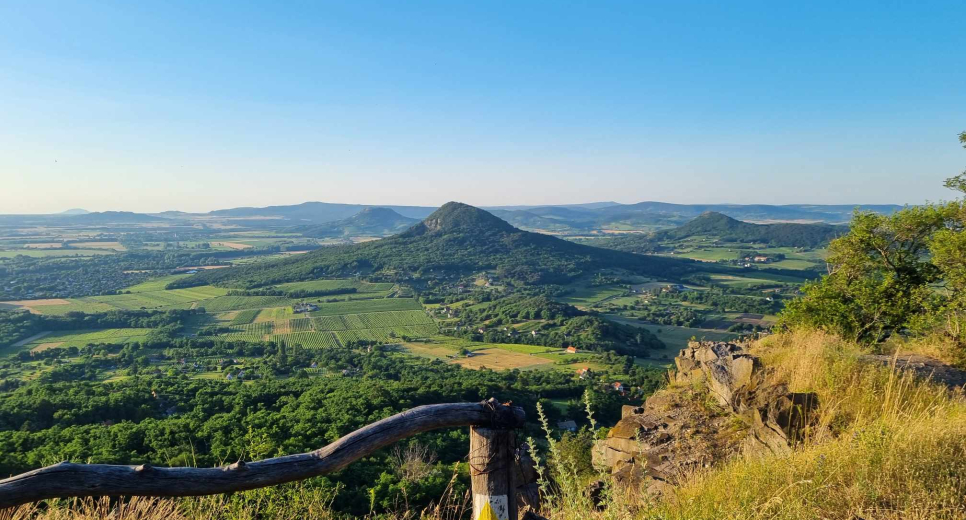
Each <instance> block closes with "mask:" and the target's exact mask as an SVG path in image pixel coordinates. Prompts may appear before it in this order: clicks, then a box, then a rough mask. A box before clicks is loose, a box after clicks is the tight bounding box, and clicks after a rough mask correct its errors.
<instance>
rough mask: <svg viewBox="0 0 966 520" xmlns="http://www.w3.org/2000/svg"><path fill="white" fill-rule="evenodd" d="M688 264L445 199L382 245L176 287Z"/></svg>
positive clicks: (516, 276)
mask: <svg viewBox="0 0 966 520" xmlns="http://www.w3.org/2000/svg"><path fill="white" fill-rule="evenodd" d="M695 265H696V264H695V263H694V262H692V261H690V260H682V259H675V258H663V257H651V256H640V255H634V254H631V253H625V252H621V251H611V250H606V249H600V248H596V247H591V246H585V245H580V244H576V243H573V242H568V241H566V240H562V239H559V238H556V237H553V236H549V235H543V234H540V233H532V232H529V231H523V230H520V229H517V228H515V227H513V226H511V225H510V224H508V223H507V222H505V221H503V220H501V219H499V218H497V217H495V216H494V215H492V214H491V213H489V212H487V211H484V210H481V209H479V208H475V207H473V206H469V205H467V204H462V203H459V202H449V203H447V204H445V205H443V207H441V208H439V209H438V210H436V211H435V212H433V213H432V214H431V215H429V216H428V217H426V219H424V220H423V221H422V222H420V223H418V224H416V225H414V226H413V227H412V228H410V229H408V230H407V231H404V232H403V233H400V234H398V235H395V236H392V237H389V238H386V239H383V240H377V241H373V242H367V243H362V244H353V245H346V246H332V247H323V248H321V249H318V250H316V251H313V252H311V253H307V254H305V255H299V256H298V257H296V258H291V259H286V260H282V261H278V262H265V263H260V264H252V265H249V266H243V267H237V268H232V269H221V270H217V271H215V270H213V271H207V272H205V273H201V274H198V275H195V276H194V277H192V278H188V279H185V280H181V281H179V282H178V283H179V285H181V286H188V285H196V284H203V283H218V284H221V285H224V286H237V287H258V286H264V285H268V284H273V283H280V282H286V281H298V280H308V279H315V278H319V277H322V276H346V275H353V274H361V275H368V276H375V277H377V278H383V279H387V280H399V281H403V280H405V281H408V282H411V283H415V284H416V285H417V286H418V285H419V284H420V282H423V281H425V280H427V279H430V278H435V279H439V278H442V279H452V278H459V277H464V276H470V275H473V274H478V273H480V272H483V271H489V272H493V273H494V274H495V275H496V276H497V277H499V278H500V279H503V280H513V281H516V282H520V283H527V284H546V283H564V282H567V281H569V280H572V279H574V278H576V277H579V276H582V275H586V274H590V273H592V272H598V271H599V270H601V269H622V270H627V271H630V272H634V273H639V274H643V275H650V276H661V277H678V276H681V275H683V274H687V273H688V272H690V271H691V269H692V268H693V267H694V266H695Z"/></svg>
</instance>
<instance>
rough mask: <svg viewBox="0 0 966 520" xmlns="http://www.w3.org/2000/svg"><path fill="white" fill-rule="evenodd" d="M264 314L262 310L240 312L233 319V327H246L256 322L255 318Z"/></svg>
mask: <svg viewBox="0 0 966 520" xmlns="http://www.w3.org/2000/svg"><path fill="white" fill-rule="evenodd" d="M261 312H262V310H261V309H246V310H243V311H238V312H236V313H235V315H234V316H233V317H232V319H231V324H232V325H244V324H246V323H251V322H253V321H255V318H256V317H257V316H258V315H259V314H260V313H261Z"/></svg>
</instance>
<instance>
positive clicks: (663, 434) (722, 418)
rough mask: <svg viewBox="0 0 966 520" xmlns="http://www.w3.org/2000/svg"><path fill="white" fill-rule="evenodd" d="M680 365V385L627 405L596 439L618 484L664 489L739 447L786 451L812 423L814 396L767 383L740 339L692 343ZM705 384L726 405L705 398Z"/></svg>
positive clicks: (598, 458) (599, 456)
mask: <svg viewBox="0 0 966 520" xmlns="http://www.w3.org/2000/svg"><path fill="white" fill-rule="evenodd" d="M674 363H675V366H676V367H677V369H678V372H677V373H676V375H675V378H674V381H675V382H676V383H678V385H677V386H676V387H673V388H670V389H667V390H664V391H661V392H658V393H656V394H654V395H653V396H651V397H650V398H648V399H647V401H646V402H645V403H644V406H641V407H631V406H625V407H624V408H623V409H622V419H621V420H620V421H619V422H618V423H617V424H616V425H615V426H614V427H613V428H612V429H611V430H610V432H609V433H608V435H607V438H606V439H604V440H601V441H598V443H597V447H596V449H595V450H594V462H595V464H603V465H605V466H607V467H609V468H611V472H612V477H613V478H614V480H615V482H618V483H635V484H643V486H644V487H646V488H647V489H648V490H649V492H652V493H663V492H664V490H665V489H666V488H667V487H668V486H669V485H673V484H674V483H676V482H677V481H678V480H679V479H680V477H681V476H682V475H686V474H687V473H688V472H690V471H691V470H693V469H695V468H701V467H707V466H709V465H711V464H714V463H715V462H717V461H720V460H723V459H725V458H728V457H730V456H733V455H735V454H737V453H740V452H746V453H753V454H754V453H776V454H783V453H788V452H789V451H790V450H791V444H792V443H793V442H795V441H796V440H798V439H799V438H800V435H801V431H803V429H804V428H805V427H806V426H807V422H808V411H810V410H811V409H812V408H813V407H814V405H815V396H814V395H811V394H793V393H790V392H788V389H787V387H785V386H784V385H780V384H766V382H765V370H763V368H762V366H761V363H760V362H759V360H758V359H757V358H756V357H754V356H752V355H750V354H748V353H747V352H746V351H745V350H744V349H743V348H742V347H741V346H739V345H736V344H733V343H697V342H695V343H691V344H689V345H688V348H686V349H683V350H682V351H681V353H680V355H679V356H678V357H677V358H675V360H674ZM702 388H707V392H708V394H709V395H710V396H712V397H713V398H714V400H715V402H717V403H718V405H720V407H721V410H719V411H715V410H711V409H708V407H707V406H704V405H702V404H701V403H702V402H704V401H705V398H702V397H701V396H700V394H699V393H700V392H702V391H703V390H702ZM736 418H737V419H739V420H737V421H736V420H735V419H736Z"/></svg>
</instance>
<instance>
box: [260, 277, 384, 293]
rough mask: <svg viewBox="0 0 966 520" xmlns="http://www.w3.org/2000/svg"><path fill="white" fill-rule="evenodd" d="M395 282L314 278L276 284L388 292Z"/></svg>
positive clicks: (282, 288) (290, 287) (286, 287)
mask: <svg viewBox="0 0 966 520" xmlns="http://www.w3.org/2000/svg"><path fill="white" fill-rule="evenodd" d="M393 285H395V284H392V283H368V282H360V281H358V280H312V281H309V282H291V283H283V284H279V285H276V286H275V288H276V289H278V290H280V291H336V290H340V289H356V290H357V291H358V292H360V293H388V292H389V291H390V290H392V287H393Z"/></svg>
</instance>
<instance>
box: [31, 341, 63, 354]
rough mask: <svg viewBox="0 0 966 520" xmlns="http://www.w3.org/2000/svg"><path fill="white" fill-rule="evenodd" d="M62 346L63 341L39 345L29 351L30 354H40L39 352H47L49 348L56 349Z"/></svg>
mask: <svg viewBox="0 0 966 520" xmlns="http://www.w3.org/2000/svg"><path fill="white" fill-rule="evenodd" d="M63 344H64V342H63V341H54V342H51V343H41V344H40V345H37V346H36V347H34V348H32V349H30V351H31V352H41V351H44V350H47V349H49V348H57V347H59V346H61V345H63Z"/></svg>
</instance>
